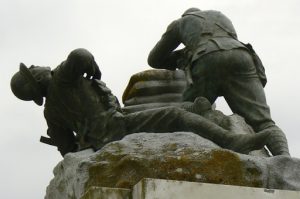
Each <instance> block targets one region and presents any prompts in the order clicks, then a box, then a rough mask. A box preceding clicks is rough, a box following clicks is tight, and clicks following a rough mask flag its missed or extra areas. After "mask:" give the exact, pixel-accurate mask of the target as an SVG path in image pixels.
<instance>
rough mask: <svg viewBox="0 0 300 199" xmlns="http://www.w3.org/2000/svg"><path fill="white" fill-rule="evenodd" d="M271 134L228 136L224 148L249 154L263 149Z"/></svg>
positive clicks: (225, 138)
mask: <svg viewBox="0 0 300 199" xmlns="http://www.w3.org/2000/svg"><path fill="white" fill-rule="evenodd" d="M271 135H272V133H271V132H262V133H257V134H228V135H226V136H225V137H224V146H223V147H224V148H227V149H230V150H233V151H236V152H239V153H244V154H248V153H249V152H251V151H253V150H259V149H261V148H263V147H264V146H265V145H266V144H267V143H268V140H269V138H270V137H271Z"/></svg>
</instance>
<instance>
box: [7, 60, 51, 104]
mask: <svg viewBox="0 0 300 199" xmlns="http://www.w3.org/2000/svg"><path fill="white" fill-rule="evenodd" d="M51 78H52V75H51V69H50V67H40V66H31V67H29V68H27V67H26V66H25V64H23V63H21V64H20V70H19V72H17V73H15V74H14V76H13V77H12V78H11V81H10V87H11V90H12V92H13V93H14V95H15V96H16V97H17V98H19V99H21V100H25V101H31V100H33V101H34V102H35V103H36V104H37V105H39V106H41V105H43V97H44V96H45V95H46V92H47V91H46V90H47V86H48V84H49V81H50V80H51Z"/></svg>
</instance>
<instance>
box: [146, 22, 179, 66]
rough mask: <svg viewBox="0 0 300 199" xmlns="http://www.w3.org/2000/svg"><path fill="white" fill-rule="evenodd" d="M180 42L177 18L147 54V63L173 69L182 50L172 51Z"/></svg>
mask: <svg viewBox="0 0 300 199" xmlns="http://www.w3.org/2000/svg"><path fill="white" fill-rule="evenodd" d="M180 43H181V40H180V35H179V20H176V21H173V22H172V23H171V24H170V25H169V26H168V28H167V31H166V32H165V33H164V34H163V35H162V37H161V39H160V40H159V41H158V43H157V44H156V45H155V46H154V48H153V49H152V50H151V52H150V54H149V56H148V64H149V65H150V66H151V67H153V68H159V69H169V70H175V69H176V66H177V60H178V59H180V58H181V57H182V55H183V50H177V51H174V50H175V49H176V48H177V47H178V46H179V45H180Z"/></svg>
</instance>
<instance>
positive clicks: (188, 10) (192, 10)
mask: <svg viewBox="0 0 300 199" xmlns="http://www.w3.org/2000/svg"><path fill="white" fill-rule="evenodd" d="M198 11H201V10H200V9H199V8H189V9H187V10H186V11H184V13H183V14H182V17H183V16H185V15H187V14H191V13H193V12H198Z"/></svg>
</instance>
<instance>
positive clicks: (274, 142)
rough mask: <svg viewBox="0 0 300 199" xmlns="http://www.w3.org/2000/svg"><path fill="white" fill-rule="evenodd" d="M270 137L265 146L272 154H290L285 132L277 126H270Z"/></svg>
mask: <svg viewBox="0 0 300 199" xmlns="http://www.w3.org/2000/svg"><path fill="white" fill-rule="evenodd" d="M271 129H273V130H272V131H271V136H270V139H269V140H268V143H267V147H268V149H269V151H270V152H271V153H272V155H273V156H276V155H287V156H290V152H289V147H288V143H287V139H286V136H285V134H284V133H283V132H282V131H281V129H279V128H278V127H277V126H274V127H271Z"/></svg>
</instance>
